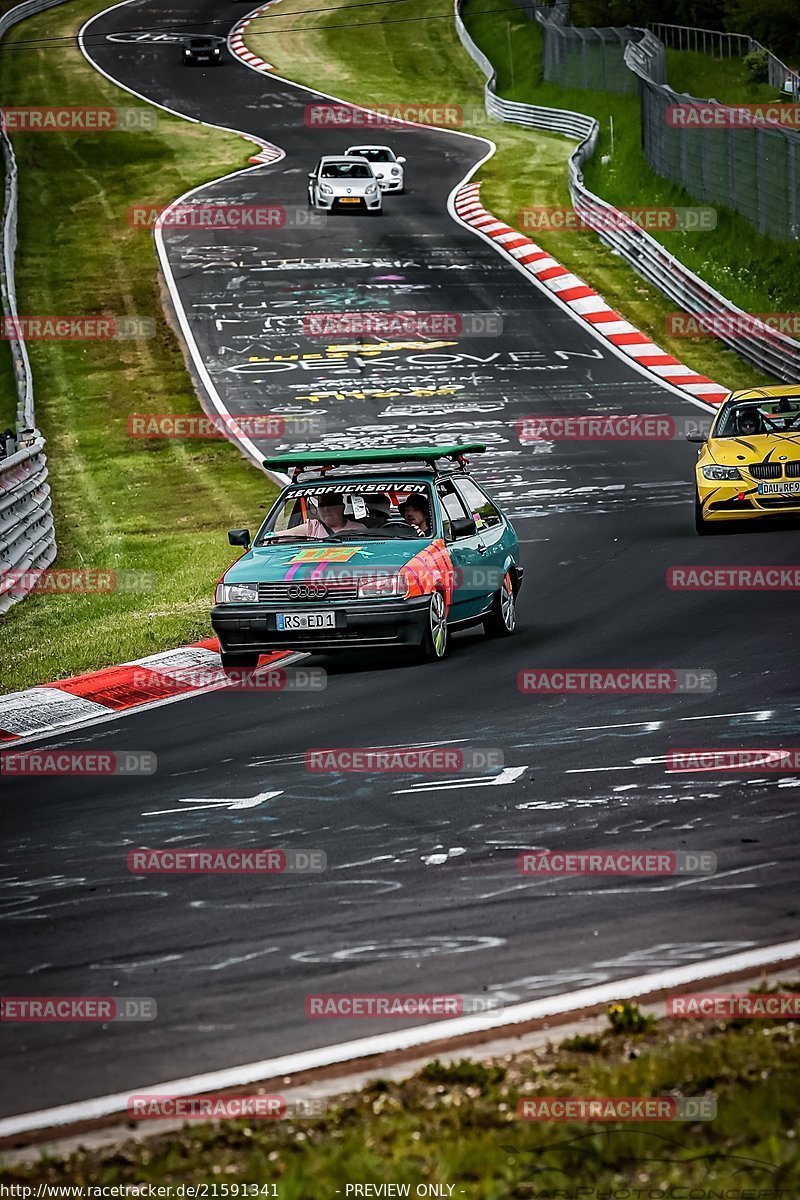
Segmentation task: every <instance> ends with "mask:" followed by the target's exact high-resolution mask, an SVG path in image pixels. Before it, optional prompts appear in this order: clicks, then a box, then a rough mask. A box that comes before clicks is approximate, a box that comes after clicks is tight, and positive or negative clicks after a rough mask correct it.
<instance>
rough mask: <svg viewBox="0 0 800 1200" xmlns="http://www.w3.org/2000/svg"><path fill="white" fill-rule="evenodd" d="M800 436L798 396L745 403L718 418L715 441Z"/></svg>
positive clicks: (799, 399)
mask: <svg viewBox="0 0 800 1200" xmlns="http://www.w3.org/2000/svg"><path fill="white" fill-rule="evenodd" d="M775 433H779V434H780V433H787V434H789V433H794V434H798V433H800V393H798V395H797V396H781V397H780V399H776V400H747V401H743V402H742V403H741V404H732V405H730V406H729V407H728V408H726V409H725V411H724V412H723V413H721V414H720V420H719V424H718V426H717V428H716V429H715V430H714V437H715V438H725V437H757V436H758V435H759V434H775Z"/></svg>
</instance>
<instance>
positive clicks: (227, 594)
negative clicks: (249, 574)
mask: <svg viewBox="0 0 800 1200" xmlns="http://www.w3.org/2000/svg"><path fill="white" fill-rule="evenodd" d="M257 600H258V584H257V583H218V584H217V590H216V592H215V593H214V603H215V604H242V603H244V604H254V603H256V602H257Z"/></svg>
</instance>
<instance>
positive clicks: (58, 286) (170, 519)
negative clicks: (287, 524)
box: [0, 0, 271, 691]
mask: <svg viewBox="0 0 800 1200" xmlns="http://www.w3.org/2000/svg"><path fill="white" fill-rule="evenodd" d="M106 3H107V0H82V2H80V3H77V2H76V3H69V4H65V5H63V6H61V7H58V8H55V9H53V10H51V11H50V12H48V13H44V14H42V15H41V16H38V17H35V18H32V19H30V20H28V21H25V22H23V23H22V24H21V25H18V26H17V27H16V29H15V30H14V31H12V33H11V34H10V35H9V38H8V40H7V42H5V43H4V47H6V48H4V52H3V76H2V82H0V103H2V104H9V103H13V104H15V105H18V106H24V105H26V104H36V105H39V104H41V105H48V104H52V105H60V106H67V105H125V106H131V105H133V106H137V101H135V100H134V99H133V98H132V97H131V96H129V95H128V94H127V93H126V92H123V91H120V90H119V89H117V88H115V87H113V86H112V85H111V84H109V83H108V82H107V81H106V80H105V79H103V78H102V77H101V76H100V75H99V74H97V73H96V72H95V71H93V70H92V68H91V67H90V66H89V65H88V64H87V63H86V62H85V60H84V59H83V57H82V55H81V53H80V51H79V50H78V48H77V46H76V45H75V44H74V42H70V41H66V40H65V41H63V42H61V43H56V45H55V46H54V47H53V48H52V49H37V50H30V49H25V50H22V49H20V50H19V51H17V52H15V51H14V50H13V48H11V49H9V48H7V47H9V46H11V47H13V43H14V41H15V40H17V39H20V38H22V39H30V38H34V37H50V38H64V39H66V38H68V37H69V36H70V35H71V34H74V32H75V31H76V30H77V29H78V28H79V26H80V25H81V24H82V23H83V22H84V21H85V20H86V19H87V18H88V17H89V16H90V15H91V14H92V13H94V12H96V11H98V10H100V9H101V8H104V7H106ZM142 107H144V106H142ZM150 111H152V110H150ZM14 147H15V152H16V155H17V160H18V162H19V168H20V223H19V254H18V262H17V291H18V294H19V305H20V311H21V312H23V313H29V314H33V313H44V314H53V313H57V314H85V315H95V314H114V315H120V316H133V315H135V316H140V317H149V318H152V319H153V320H154V321H155V330H156V332H155V336H154V337H152V338H148V339H140V340H136V341H105V342H72V343H67V342H63V343H58V342H31V343H30V345H29V350H30V355H31V361H32V365H33V370H34V375H35V387H36V412H37V421H38V424H39V426H40V427H41V429H42V431H43V433H44V434H45V436H46V438H47V442H48V454H49V466H50V482H51V487H52V492H53V502H54V510H55V520H56V532H57V537H58V548H59V553H58V564H59V565H60V566H63V567H65V568H86V567H92V566H96V567H100V568H105V569H108V570H114V571H119V570H137V571H147V572H152V573H153V575H154V577H155V586H154V588H153V589H152V590H149V591H144V592H138V593H127V594H122V593H108V594H106V595H102V596H83V597H81V596H58V597H55V596H50V595H41V596H34V597H30V598H29V599H26V600H25V601H24V602H23V603H21V604H19V605H17V606H16V607H15V608H13V609H12V610H11V611H10V613H9V614H8V616H7V617H6V618H5V619H3V621H2V628H3V643H4V652H3V663H2V668H0V687H1V688H2V690H3V691H10V690H13V689H15V688H20V687H25V686H29V685H31V684H34V683H39V682H44V681H47V680H48V679H56V678H59V677H63V676H65V675H71V674H74V673H76V672H81V671H84V670H89V669H92V668H96V667H100V666H104V665H106V664H109V663H116V662H121V661H124V660H126V659H130V658H137V657H140V656H142V655H144V654H148V653H152V652H154V651H156V650H161V649H165V648H168V647H169V646H172V645H180V644H183V643H185V642H187V641H193V640H197V639H199V638H203V637H209V636H211V629H210V626H209V620H208V613H209V608H210V603H211V597H212V593H213V587H214V584H215V582H216V580H217V578H218V576H219V574H220V572H221V570H222V569H223V568H224V567H225V566H226V565H227V563H228V562H230V561H231V559H232V557H233V553H232V551H231V550H230V548H229V547H228V545H227V542H226V537H225V533H226V530H227V529H228V527H229V526H232V525H243V524H247V525H252V524H253V520H254V517H255V516H257V510H258V509H259V508H260V507H261V508H263V507H264V506H265V504H266V503H267V501H268V498H269V496H270V494H271V488H270V485H269V484H268V482H267V481H266V480H265V479H264V477H263V476H262V475H260V474H259V473H258V472H257V471H256V470H255V469H254V468H252V467H251V466H249V465H248V464H247V463H246V462H245V460H244V459H243V458H242V456H241V454H240V453H239V452H238V451H237V450H236V448H235V447H234V446H232V445H230V444H229V443H228V442H225V441H222V442H216V441H213V442H201V441H184V442H181V441H174V440H170V441H152V440H151V441H143V440H136V439H131V438H130V437H128V436H127V433H126V418H127V416H128V414H129V413H131V412H167V413H169V412H174V413H198V412H200V411H201V410H200V407H199V404H198V401H197V398H196V396H195V393H194V391H193V388H192V385H191V383H190V380H189V376H188V373H187V371H186V367H185V364H184V360H183V355H182V352H181V349H180V346H179V343H178V340H177V338H176V336H175V334H174V333H173V331H172V329H171V327H170V325H169V324H168V323H167V321H166V319H165V317H164V315H163V312H162V307H161V296H160V293H159V283H158V278H157V262H156V253H155V247H154V244H153V239H152V236H151V234H150V233H148V232H146V231H142V230H137V229H132V228H130V227H129V225H128V223H127V215H126V214H127V209H128V206H129V205H130V204H132V203H134V202H138V201H152V202H153V203H155V204H159V205H164V204H166V203H167V202H168V201H170V200H172V199H174V198H175V197H176V196H178V195H180V194H182V193H183V192H184V191H186V190H187V189H188V188H190V187H192V186H194V185H197V184H200V183H203V182H204V181H206V180H210V179H213V178H215V177H216V176H218V175H221V174H224V173H225V172H226V171H230V170H234V169H237V168H239V167H243V166H246V165H247V156H248V154H249V153H250V152H251V147H250V145H249V143H247V142H245V141H243V140H242V139H241V138H240V137H238V136H236V135H233V134H227V133H222V132H217V131H215V130H210V129H204V128H201V127H199V126H197V125H191V124H189V123H188V122H185V121H181V120H179V119H177V118H173V117H170V116H169V115H167V114H166V113H161V112H159V113H158V127H157V129H156V130H155V131H152V132H149V131H147V132H146V131H142V132H135V133H94V134H91V133H89V134H86V133H84V134H62V133H58V134H51V133H36V134H28V135H27V136H23V135H16V136H15V137H14Z"/></svg>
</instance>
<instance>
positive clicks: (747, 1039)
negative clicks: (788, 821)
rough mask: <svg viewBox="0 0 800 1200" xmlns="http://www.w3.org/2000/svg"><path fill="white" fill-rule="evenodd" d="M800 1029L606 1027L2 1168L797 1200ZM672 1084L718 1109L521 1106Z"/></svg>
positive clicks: (134, 1178)
mask: <svg viewBox="0 0 800 1200" xmlns="http://www.w3.org/2000/svg"><path fill="white" fill-rule="evenodd" d="M799 1035H800V1028H799V1027H798V1025H797V1023H788V1024H787V1023H783V1024H779V1023H777V1022H769V1021H749V1022H748V1021H734V1022H729V1023H728V1026H727V1027H725V1026H722V1025H716V1026H712V1027H711V1028H709V1027H708V1026H707V1025H706V1024H705V1023H704V1022H696V1021H690V1020H687V1021H682V1022H681V1021H662V1022H661V1023H660V1024H659V1026H657V1027H656V1028H652V1029H650V1030H648V1031H647V1032H646V1033H644V1034H640V1035H634V1034H631V1033H616V1032H613V1031H611V1030H609V1031H607V1032H606V1033H604V1034H602V1035H601V1036H600V1037H598V1038H593V1039H589V1038H581V1039H570V1040H568V1041H566V1042H564V1043H563V1044H562V1045H561V1046H548V1047H546V1048H543V1049H540V1050H535V1051H527V1052H523V1053H519V1054H516V1055H514V1056H511V1055H509V1056H506V1057H503V1058H502V1059H494V1060H491V1061H489V1062H486V1063H478V1062H470V1061H466V1060H464V1061H462V1062H460V1063H456V1064H454V1065H452V1066H449V1065H443V1064H442V1063H439V1062H435V1061H434V1062H432V1063H429V1064H428V1065H427V1066H426V1067H425V1068H424V1069H423V1070H422V1071H420V1072H419V1073H418V1074H417V1075H415V1076H413V1077H412V1078H410V1079H408V1080H404V1081H402V1082H400V1083H393V1082H388V1081H376V1082H374V1083H372V1084H371V1085H369V1086H367V1088H366V1089H365V1090H364V1091H363V1092H361V1093H359V1094H357V1095H353V1096H348V1097H346V1098H343V1099H340V1100H338V1101H337V1102H336V1106H335V1107H333V1108H331V1109H330V1110H329V1111H328V1112H327V1113H326V1114H325V1115H324V1117H315V1118H313V1119H308V1118H307V1119H294V1120H283V1121H277V1122H274V1123H270V1122H267V1121H229V1122H223V1123H221V1124H217V1125H213V1124H205V1125H193V1126H188V1125H185V1126H184V1127H183V1129H182V1131H180V1132H177V1133H171V1134H166V1133H165V1134H161V1135H157V1134H154V1136H153V1137H152V1138H148V1140H147V1142H146V1143H144V1144H142V1143H138V1144H135V1143H133V1142H128V1143H126V1144H124V1145H122V1146H119V1147H117V1148H115V1149H113V1150H105V1151H99V1152H87V1151H81V1152H79V1153H78V1154H75V1155H73V1156H71V1157H69V1158H67V1159H58V1158H56V1159H51V1160H49V1161H44V1162H42V1163H40V1164H37V1165H35V1166H25V1167H22V1166H20V1167H11V1166H6V1168H5V1170H4V1176H3V1177H4V1179H5V1180H6V1182H7V1183H11V1182H12V1181H13V1182H17V1183H20V1184H32V1183H35V1182H52V1183H59V1184H67V1183H76V1184H81V1185H83V1186H87V1185H94V1184H101V1183H102V1184H106V1185H114V1184H127V1183H131V1184H133V1183H151V1184H154V1185H160V1186H165V1187H166V1188H167V1190H166V1191H165V1192H164V1193H162V1194H163V1195H164V1196H165V1197H169V1196H175V1195H177V1193H176V1191H175V1190H174V1187H175V1185H177V1184H179V1183H210V1184H212V1183H214V1182H216V1183H217V1184H218V1187H219V1191H218V1192H217V1193H216V1194H217V1195H219V1196H224V1195H232V1194H233V1192H232V1191H228V1192H227V1193H226V1192H225V1191H223V1188H224V1186H225V1185H228V1186H229V1187H230V1188H232V1187H233V1186H234V1185H243V1184H244V1183H245V1182H246V1183H250V1184H258V1185H262V1186H263V1185H274V1191H273V1190H272V1187H271V1188H270V1191H269V1194H270V1195H277V1196H279V1197H280V1200H330V1198H331V1197H336V1196H339V1197H341V1198H342V1200H345V1198H346V1196H347V1195H348V1193H347V1190H346V1189H347V1185H348V1184H350V1185H352V1184H362V1185H363V1184H367V1183H368V1184H373V1185H379V1184H394V1185H400V1186H402V1185H408V1186H409V1188H410V1191H409V1193H408V1194H409V1195H411V1196H414V1195H415V1194H416V1189H417V1187H418V1186H420V1185H424V1184H428V1185H430V1184H433V1183H435V1184H438V1185H446V1186H448V1187H450V1186H452V1187H453V1191H452V1193H448V1192H447V1191H445V1192H444V1193H439V1194H444V1195H448V1194H451V1195H452V1196H453V1197H456V1198H457V1197H460V1196H467V1197H469V1198H470V1200H534V1198H537V1197H538V1198H543V1197H548V1198H549V1200H557V1198H561V1200H566V1198H567V1197H570V1198H572V1200H574V1197H576V1196H583V1197H584V1198H587V1200H600V1198H601V1197H602V1196H604V1195H605V1196H607V1197H608V1196H619V1197H623V1196H630V1197H637V1196H638V1197H639V1198H640V1200H644V1198H645V1197H650V1196H658V1195H664V1196H665V1197H670V1196H674V1197H678V1196H681V1197H687V1196H694V1197H697V1198H698V1200H710V1198H711V1197H723V1196H727V1197H730V1198H731V1200H733V1198H738V1200H743V1198H745V1197H759V1196H761V1197H768V1196H771V1197H775V1198H776V1200H777V1198H778V1197H782V1198H785V1200H788V1198H789V1197H791V1196H796V1195H798V1194H800V1191H798V1189H800V1153H799V1152H798V1136H797V1134H798V1129H797V1114H798V1110H799V1109H800V1036H799ZM670 1094H671V1095H683V1096H693V1097H699V1096H704V1095H705V1096H713V1097H716V1101H717V1115H716V1117H715V1118H714V1119H713V1120H710V1121H694V1122H671V1123H664V1122H660V1123H649V1124H648V1123H644V1122H640V1123H636V1124H629V1125H624V1124H606V1125H603V1124H601V1123H598V1122H594V1123H589V1122H583V1123H582V1122H576V1121H572V1122H568V1123H557V1124H553V1123H549V1122H532V1121H525V1120H520V1119H519V1117H518V1115H517V1113H518V1102H519V1100H520V1099H521V1098H533V1097H542V1098H543V1097H547V1096H554V1095H559V1096H582V1097H603V1096H628V1097H631V1096H664V1095H670ZM581 1189H584V1190H581ZM626 1189H639V1190H638V1191H637V1190H630V1191H629V1190H626ZM673 1189H676V1190H673ZM753 1189H754V1190H753ZM781 1189H783V1190H781ZM208 1194H209V1195H212V1196H213V1195H214V1194H215V1193H214V1192H213V1191H211V1190H209V1193H208ZM239 1194H240V1195H241V1194H242V1193H241V1192H240V1193H239ZM353 1194H354V1193H353V1192H352V1191H351V1192H350V1193H349V1195H351V1196H352V1195H353ZM362 1194H363V1193H362ZM366 1194H368V1195H369V1194H372V1195H379V1194H380V1193H377V1192H372V1193H366ZM388 1194H390V1195H391V1194H395V1195H397V1194H400V1195H402V1194H403V1193H402V1192H399V1193H397V1192H395V1193H388Z"/></svg>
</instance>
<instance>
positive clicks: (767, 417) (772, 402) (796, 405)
mask: <svg viewBox="0 0 800 1200" xmlns="http://www.w3.org/2000/svg"><path fill="white" fill-rule="evenodd" d="M687 438H688V440H689V441H690V442H698V443H701V449H700V451H699V452H698V456H697V466H696V468H695V474H696V481H697V488H696V492H695V502H694V521H695V528H696V530H697V532H698V533H709V532H712V530H711V525H712V524H716V523H717V522H718V521H741V520H744V519H749V518H754V517H770V516H784V517H785V516H791V515H795V516H796V515H800V384H794V385H793V384H784V385H781V386H779V387H764V388H746V389H744V390H743V391H738V392H731V394H730V396H728V398H727V400H725V402H724V403H723V404H722V406H721V407H720V409H719V412H718V413H717V415H716V416H715V417H714V420H713V421H712V423H711V429H710V431H709V433H708V435H707V436H706V434H704V433H701V432H700V431H699V430H694V431H692V432H691V433H689V434H687Z"/></svg>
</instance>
